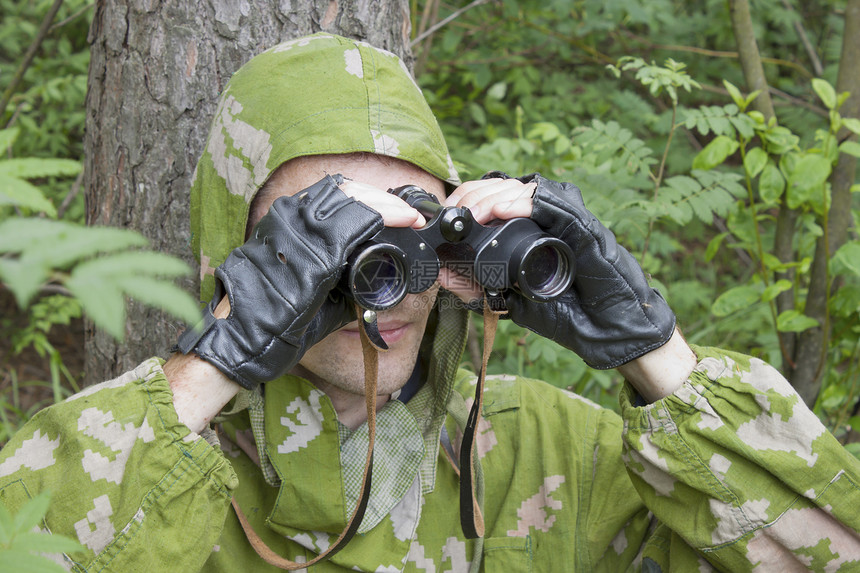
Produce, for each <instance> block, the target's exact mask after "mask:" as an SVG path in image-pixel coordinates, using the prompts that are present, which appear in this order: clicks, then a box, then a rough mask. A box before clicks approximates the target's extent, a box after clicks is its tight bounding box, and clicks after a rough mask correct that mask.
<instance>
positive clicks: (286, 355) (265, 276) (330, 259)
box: [179, 176, 383, 389]
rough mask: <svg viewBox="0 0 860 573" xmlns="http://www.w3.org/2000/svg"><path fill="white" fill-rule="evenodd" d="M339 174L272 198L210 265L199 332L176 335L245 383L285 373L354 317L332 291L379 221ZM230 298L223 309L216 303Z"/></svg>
mask: <svg viewBox="0 0 860 573" xmlns="http://www.w3.org/2000/svg"><path fill="white" fill-rule="evenodd" d="M339 183H343V180H342V178H340V176H336V178H333V177H326V178H325V179H323V180H322V181H320V182H319V183H317V184H316V185H313V186H311V187H309V188H308V189H306V190H304V191H302V192H300V193H298V194H296V195H293V196H291V197H281V198H279V199H277V200H275V202H274V204H273V205H272V208H271V209H270V210H269V212H268V213H267V214H266V216H264V217H263V218H262V219H261V220H260V222H259V223H258V224H257V226H256V227H255V228H254V230H253V232H252V234H251V238H250V239H249V240H248V242H246V243H245V244H244V245H242V246H241V247H239V248H237V249H235V250H234V251H233V252H232V253H231V254H230V255H229V256H228V257H227V260H226V261H225V262H224V264H222V265H221V266H219V267H218V268H217V269H216V271H215V278H216V279H217V281H218V288H216V293H215V297H214V298H213V300H212V303H211V304H210V305H209V307H208V309H207V313H206V316H205V317H204V325H203V329H202V331H196V330H194V329H189V330H188V331H186V332H185V333H184V334H183V335H182V336H181V337H180V339H179V348H180V350H181V351H182V352H183V353H186V354H187V353H189V352H191V351H193V352H194V353H196V354H197V355H198V356H199V357H200V358H202V359H203V360H205V361H207V362H209V363H211V364H212V365H214V366H215V367H217V368H218V369H219V370H220V371H221V372H223V373H224V374H225V375H226V376H227V377H228V378H230V379H231V380H234V381H236V382H237V383H239V384H241V385H242V386H243V387H245V388H249V389H251V388H254V387H255V386H257V385H259V384H261V383H263V382H266V381H268V380H272V379H274V378H277V377H278V376H281V375H283V374H285V373H286V372H288V371H289V370H290V369H291V368H292V367H293V366H294V365H295V364H296V363H297V362H298V361H299V359H301V357H302V355H303V354H304V352H305V351H306V350H307V349H308V348H309V347H311V346H312V345H314V344H316V343H317V342H318V341H320V340H322V339H323V338H324V337H325V336H327V335H328V334H329V333H331V332H333V331H334V330H336V329H337V328H339V327H341V326H343V325H344V324H346V323H347V322H349V321H350V320H351V319H352V318H353V314H354V313H352V312H351V304H350V303H349V302H348V301H347V300H344V297H342V296H335V295H331V296H330V292H331V291H332V289H333V288H334V287H335V286H336V284H337V282H338V279H339V278H340V273H341V270H342V268H343V266H344V264H345V262H346V259H347V256H348V255H349V253H351V252H352V250H353V249H354V248H355V246H356V245H358V244H361V243H362V242H364V241H365V240H367V239H368V238H369V237H371V236H372V235H373V234H375V233H376V232H377V231H378V230H379V229H381V228H382V226H383V218H382V216H381V215H380V214H379V213H378V212H376V211H374V210H373V209H371V208H369V207H367V206H366V205H364V204H362V203H359V202H358V201H355V200H354V199H351V198H349V197H347V196H346V195H345V194H344V193H343V192H342V191H341V190H340V189H339V188H338V184H339ZM225 295H226V296H227V297H228V298H229V303H230V307H231V310H230V313H229V315H228V316H227V317H225V318H221V319H218V318H216V317H215V315H214V310H215V306H216V305H217V304H218V303H219V302H220V301H221V299H222V298H223V297H224V296H225Z"/></svg>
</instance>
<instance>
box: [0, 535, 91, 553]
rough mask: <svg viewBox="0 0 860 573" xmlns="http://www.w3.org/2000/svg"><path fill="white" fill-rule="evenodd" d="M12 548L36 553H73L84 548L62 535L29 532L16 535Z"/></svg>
mask: <svg viewBox="0 0 860 573" xmlns="http://www.w3.org/2000/svg"><path fill="white" fill-rule="evenodd" d="M13 547H14V548H15V549H16V550H18V551H31V552H37V553H74V552H75V551H84V547H83V546H82V545H81V544H80V543H78V542H77V541H74V540H73V539H70V538H68V537H66V536H64V535H52V534H50V533H41V532H40V533H35V532H30V531H28V532H24V533H18V535H16V536H15V542H14V544H13ZM0 554H2V553H0Z"/></svg>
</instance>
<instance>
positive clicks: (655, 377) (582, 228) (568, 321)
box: [443, 173, 696, 400]
mask: <svg viewBox="0 0 860 573" xmlns="http://www.w3.org/2000/svg"><path fill="white" fill-rule="evenodd" d="M446 203H447V204H448V205H458V206H461V207H467V208H469V209H470V210H472V212H473V214H474V215H475V217H476V219H477V220H478V221H479V222H481V223H486V222H487V221H489V220H491V219H510V218H512V217H531V218H532V219H533V220H534V221H535V222H537V223H538V225H540V226H541V227H542V228H544V229H545V230H546V231H547V232H548V233H550V234H552V235H553V236H556V237H558V238H560V239H561V240H563V241H565V242H566V243H567V244H568V246H570V247H571V249H572V250H573V252H574V255H575V257H576V260H575V264H576V276H575V278H574V282H573V285H572V286H571V288H570V289H569V290H568V292H566V293H564V294H562V295H561V296H560V297H558V298H557V299H555V300H553V301H550V302H546V303H539V302H533V301H530V300H528V299H526V298H524V297H522V296H520V295H518V294H516V293H515V292H511V291H509V292H508V293H507V295H506V303H507V306H508V310H509V311H510V317H511V319H512V320H513V321H514V322H516V323H517V324H519V325H521V326H525V327H526V328H529V329H530V330H533V331H535V332H537V333H538V334H540V335H542V336H545V337H547V338H549V339H551V340H554V341H556V342H558V343H559V344H561V345H563V346H565V347H567V348H570V349H571V350H573V351H574V352H576V353H577V354H579V355H580V356H581V357H582V358H583V359H584V360H585V362H586V363H587V364H588V365H589V366H591V367H593V368H599V369H608V368H615V367H622V368H621V371H622V373H623V374H624V375H625V376H626V377H627V378H628V379H629V380H630V381H631V383H633V384H634V386H636V387H637V389H639V391H640V393H641V394H642V395H643V397H645V398H646V399H648V400H655V399H658V398H661V397H663V396H666V395H668V394H671V393H672V392H673V391H674V390H675V389H676V388H677V387H678V386H679V385H680V384H681V383H683V381H684V380H685V379H686V378H687V376H688V375H689V373H690V372H691V371H692V369H693V367H694V366H695V364H696V361H695V356H694V355H693V353H692V351H691V350H690V349H689V347H688V346H687V344H686V343H685V342H684V341H683V338H681V336H680V334H679V333H676V330H675V315H674V314H673V313H672V311H671V309H670V308H669V306H668V305H667V304H666V302H665V301H664V300H663V298H662V297H661V296H660V294H659V293H658V292H657V291H655V290H653V289H652V288H651V287H650V286H649V285H648V281H647V279H646V277H645V275H644V273H643V272H642V269H641V268H640V267H639V265H638V263H637V262H636V260H635V259H634V258H633V257H632V256H631V255H630V253H628V252H627V251H626V250H625V249H624V248H623V247H621V246H619V245H618V244H617V242H616V241H615V236H614V235H613V234H612V232H610V231H609V230H608V229H607V228H606V227H604V226H603V225H602V224H601V223H600V222H599V221H598V220H597V218H596V217H594V215H593V214H592V213H591V212H589V211H588V210H587V209H586V208H585V205H584V203H583V201H582V195H581V193H580V191H579V189H578V188H576V187H575V186H574V185H570V184H566V183H564V184H563V183H556V182H554V181H550V180H548V179H545V178H543V177H541V176H540V175H531V176H527V177H523V178H520V179H511V178H507V176H506V175H504V174H502V173H493V174H490V176H489V177H488V178H486V179H484V180H482V181H472V182H469V183H465V184H463V185H462V186H461V187H460V188H459V189H457V190H456V191H455V192H454V193H453V194H452V195H451V197H449V198H448V201H447V202H446ZM443 286H445V283H444V282H443ZM670 340H671V344H669V345H668V346H667V347H666V348H663V347H664V345H666V344H667V343H668V342H670ZM658 349H661V351H660V352H656V351H657V350H658ZM623 365H627V366H623Z"/></svg>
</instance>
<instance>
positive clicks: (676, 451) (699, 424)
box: [621, 348, 860, 572]
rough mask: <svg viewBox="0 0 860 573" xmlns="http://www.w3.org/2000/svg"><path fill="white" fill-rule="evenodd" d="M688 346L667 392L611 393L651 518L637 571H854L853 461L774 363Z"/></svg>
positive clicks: (858, 495)
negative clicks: (617, 399)
mask: <svg viewBox="0 0 860 573" xmlns="http://www.w3.org/2000/svg"><path fill="white" fill-rule="evenodd" d="M694 350H695V351H696V353H697V355H698V357H699V363H698V365H697V367H696V369H695V370H694V371H693V373H692V375H691V376H690V378H689V380H688V381H687V382H685V383H684V385H683V386H682V387H681V388H680V389H678V390H677V391H676V392H675V393H674V394H673V395H671V396H668V397H666V398H664V399H662V400H659V401H657V402H655V403H653V404H650V405H647V406H642V407H637V406H635V405H634V402H635V391H634V390H633V389H632V388H631V387H629V386H627V387H626V388H625V390H624V392H623V394H622V396H621V410H622V416H623V419H624V430H623V435H624V453H623V458H624V462H625V464H626V466H627V471H628V473H629V475H630V478H631V480H632V481H633V485H634V487H635V488H636V490H637V492H638V493H639V495H640V497H641V498H642V499H643V501H644V502H645V504H646V505H647V506H648V507H649V508H650V509H651V511H652V512H653V513H654V514H655V515H656V517H657V518H658V520H659V522H660V525H659V526H658V527H657V529H656V530H655V531H654V533H653V534H652V535H651V537H650V538H649V540H648V542H647V546H646V548H645V550H644V557H645V560H646V561H643V569H644V568H645V567H644V565H646V563H647V562H648V561H650V562H651V563H650V564H652V565H657V566H659V568H657V569H651V570H662V571H683V570H691V569H689V568H688V567H690V566H693V565H694V564H695V563H697V562H698V563H699V565H701V564H702V563H701V562H700V561H699V559H701V558H704V559H706V560H707V561H708V562H710V563H711V564H712V565H714V566H715V567H717V568H718V569H720V570H726V571H735V572H738V571H750V570H753V569H756V568H757V567H761V568H762V569H766V570H807V569H811V570H815V571H837V570H845V571H847V570H856V568H857V567H858V566H860V535H858V531H860V510H858V508H860V486H858V484H860V462H858V460H857V459H856V458H854V457H853V456H852V455H851V454H849V453H848V452H847V451H846V450H845V449H844V448H843V447H842V446H841V445H840V444H839V442H837V440H836V439H835V438H834V437H833V436H832V435H831V434H830V433H829V432H828V431H827V430H826V429H825V428H824V426H823V425H822V424H821V422H820V421H819V420H818V418H817V417H816V416H815V415H814V414H813V413H812V412H811V411H810V410H809V409H808V408H807V407H806V405H805V404H804V403H803V401H802V400H801V398H800V397H799V396H798V395H797V393H796V392H795V391H794V389H793V388H792V387H791V386H790V385H789V383H788V382H787V381H786V380H785V379H784V378H783V377H782V376H781V375H780V374H779V373H778V372H777V371H776V370H775V369H774V368H772V367H771V366H768V365H767V364H765V363H764V362H762V361H760V360H758V359H754V358H749V357H746V356H742V355H739V354H734V353H729V352H723V351H718V350H715V349H707V348H694ZM690 548H693V549H694V550H695V552H693V551H691V550H690ZM692 570H699V569H698V568H696V569H692ZM757 570H761V569H757Z"/></svg>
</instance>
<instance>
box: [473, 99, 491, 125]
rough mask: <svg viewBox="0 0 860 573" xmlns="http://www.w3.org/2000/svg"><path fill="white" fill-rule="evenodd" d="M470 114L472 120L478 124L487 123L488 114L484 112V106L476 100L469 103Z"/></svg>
mask: <svg viewBox="0 0 860 573" xmlns="http://www.w3.org/2000/svg"><path fill="white" fill-rule="evenodd" d="M469 115H471V116H472V120H473V121H474V122H475V123H477V124H478V125H480V126H484V125H487V114H486V112H484V108H482V107H481V106H480V105H478V104H476V103H475V102H471V103H469Z"/></svg>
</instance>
